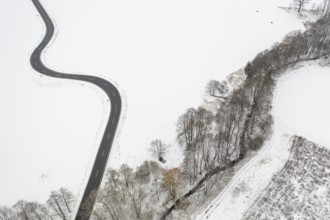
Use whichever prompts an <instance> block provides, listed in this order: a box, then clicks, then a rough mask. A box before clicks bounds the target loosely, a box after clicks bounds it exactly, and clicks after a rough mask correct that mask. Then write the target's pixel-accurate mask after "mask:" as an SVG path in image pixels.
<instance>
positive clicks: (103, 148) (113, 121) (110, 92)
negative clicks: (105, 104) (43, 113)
mask: <svg viewBox="0 0 330 220" xmlns="http://www.w3.org/2000/svg"><path fill="white" fill-rule="evenodd" d="M32 2H33V4H34V6H35V7H36V9H37V10H38V12H39V14H40V16H41V17H42V19H43V21H44V23H45V25H46V34H45V36H44V38H43V40H42V41H41V43H40V44H39V45H38V47H37V48H36V49H35V50H34V51H33V53H32V55H31V58H30V62H31V65H32V67H33V68H34V69H35V70H36V71H38V72H40V73H41V74H43V75H46V76H50V77H55V78H62V79H70V80H80V81H85V82H89V83H92V84H94V85H96V86H98V87H99V88H100V89H102V90H103V91H104V92H105V93H106V94H107V96H108V98H109V100H110V102H109V104H110V105H111V111H110V115H109V120H108V123H107V125H106V128H105V132H104V134H103V137H102V141H101V144H100V146H99V149H98V152H97V154H96V158H95V161H94V165H93V168H92V171H91V173H90V177H89V180H88V182H87V186H86V188H85V191H84V194H83V197H82V199H81V202H80V206H79V209H78V212H77V215H76V217H75V219H76V220H86V219H89V218H90V215H91V209H85V208H84V204H83V203H84V201H87V200H89V204H90V205H91V207H92V206H93V205H94V203H95V199H96V198H95V197H94V196H92V197H90V195H91V193H92V192H97V191H98V189H99V187H100V184H101V181H102V177H103V174H104V171H105V168H106V164H107V162H108V158H109V154H110V150H111V146H112V143H113V140H114V137H115V134H116V130H117V126H118V122H119V119H120V113H121V107H122V105H121V97H120V93H119V91H118V90H117V88H116V87H115V86H114V85H113V84H112V83H110V82H108V81H107V80H105V79H102V78H100V77H96V76H89V75H78V74H67V73H60V72H57V71H54V70H51V69H49V68H48V67H46V66H45V65H44V64H43V63H42V61H41V54H42V51H43V50H44V49H45V47H46V46H47V45H48V43H49V42H50V40H51V38H52V37H53V35H54V31H55V28H54V24H53V22H52V20H51V19H50V17H49V15H48V14H47V12H46V11H45V9H44V7H43V6H42V5H41V3H40V2H39V0H32Z"/></svg>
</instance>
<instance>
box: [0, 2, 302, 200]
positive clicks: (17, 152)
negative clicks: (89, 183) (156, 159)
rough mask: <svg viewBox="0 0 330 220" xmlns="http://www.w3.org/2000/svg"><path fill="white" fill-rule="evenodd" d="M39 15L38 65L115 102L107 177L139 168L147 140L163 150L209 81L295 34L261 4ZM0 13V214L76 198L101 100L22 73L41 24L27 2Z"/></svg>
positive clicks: (69, 6) (66, 6)
mask: <svg viewBox="0 0 330 220" xmlns="http://www.w3.org/2000/svg"><path fill="white" fill-rule="evenodd" d="M41 3H42V4H44V5H45V7H46V9H47V11H48V12H49V14H50V15H51V17H52V18H54V20H55V21H56V22H55V23H56V24H57V28H58V30H57V31H58V33H57V36H56V38H55V39H54V42H53V44H52V46H51V47H50V48H49V49H48V52H47V53H46V54H45V55H44V57H43V60H44V61H45V63H46V64H47V65H49V67H50V68H52V69H55V70H60V71H63V72H69V73H74V72H76V71H80V72H82V73H86V74H96V75H101V76H103V77H105V78H107V79H111V80H114V81H116V82H118V83H119V84H120V86H121V88H123V89H124V90H125V93H126V95H127V98H128V104H127V105H128V109H127V112H126V120H125V124H124V125H123V127H122V131H121V136H120V137H119V138H118V142H117V143H116V145H115V148H114V149H113V151H112V155H111V158H110V165H111V166H119V165H120V164H122V163H125V162H127V163H128V164H129V165H130V166H133V167H134V166H136V165H138V164H139V163H140V162H141V161H143V160H145V159H148V158H149V155H148V151H147V148H148V147H149V143H150V142H151V141H152V140H154V139H156V138H161V139H163V140H164V141H165V142H168V143H172V144H174V143H175V141H174V139H175V123H176V121H177V118H178V116H179V115H180V114H182V112H184V110H185V109H186V108H187V107H190V106H197V105H199V104H200V102H201V100H202V97H203V95H204V94H203V88H204V86H205V85H206V83H207V82H208V81H209V80H210V79H218V80H221V79H222V78H224V77H225V75H226V74H228V73H230V72H233V71H235V70H237V69H239V68H241V67H242V66H244V64H245V63H246V62H247V61H248V60H249V59H250V58H251V57H253V56H254V55H255V54H256V53H258V52H259V51H261V50H263V49H265V48H269V47H270V46H271V45H272V44H273V42H275V41H279V40H280V39H281V38H282V37H283V36H284V35H285V34H286V33H287V32H289V31H290V30H292V29H297V28H300V29H301V28H302V25H301V24H300V23H299V22H298V21H297V20H295V19H294V18H293V17H292V16H290V15H287V14H286V13H285V12H284V11H282V10H280V9H278V8H277V7H276V6H277V2H274V1H264V0H251V1H249V2H247V1H244V0H240V1H235V2H233V1H227V2H226V3H223V2H219V1H215V0H212V1H209V2H208V3H201V2H200V1H188V0H181V1H177V0H176V1H174V0H171V1H165V2H155V1H152V0H143V1H139V2H137V1H133V0H127V1H121V2H115V1H108V0H98V1H93V2H91V1H80V0H72V1H70V2H68V1H64V0H59V1H41ZM0 6H1V7H0V10H1V13H0V16H1V18H2V19H0V24H1V27H2V28H3V31H2V35H1V37H0V45H1V48H2V53H1V54H2V56H1V61H0V62H1V65H0V71H1V75H0V77H1V78H0V101H1V109H0V120H1V124H0V132H1V136H2V138H1V139H0V146H1V147H0V169H1V172H2V175H1V179H0V182H1V188H0V195H1V196H0V204H1V205H12V204H13V203H15V202H16V201H17V200H19V199H26V200H31V201H33V200H36V201H40V202H44V201H45V200H46V199H47V197H48V195H49V193H50V191H51V190H56V189H58V188H59V187H67V188H69V189H70V190H72V191H73V192H74V193H75V194H78V193H79V191H81V190H83V186H82V184H81V183H82V180H83V179H84V177H85V179H86V174H88V173H86V168H87V167H88V166H90V165H91V163H92V162H93V159H94V156H95V150H96V149H97V147H98V145H99V142H100V139H101V136H102V133H103V129H104V126H105V123H106V115H107V113H108V111H109V110H110V109H108V108H107V107H106V106H107V105H106V103H107V101H106V97H105V96H104V94H103V93H102V92H100V91H99V90H98V89H97V88H96V87H94V86H91V85H88V84H85V83H84V84H82V83H80V82H74V81H67V80H57V79H51V78H47V77H40V76H39V74H37V73H36V72H34V71H33V70H32V68H31V67H30V64H29V56H30V54H31V52H32V50H33V49H34V48H35V46H36V45H37V44H38V43H39V42H40V40H41V39H42V36H43V34H44V31H45V29H44V25H43V24H42V20H41V19H40V18H38V16H37V11H36V10H35V9H34V6H33V4H32V2H29V1H24V2H16V1H9V2H2V3H0ZM238 14H239V15H240V16H237V15H238ZM242 17H244V19H242ZM9 21H10V22H9ZM260 30H262V32H261V31H260ZM23 36H24V37H23ZM242 36H244V38H242ZM233 48H239V51H240V52H239V53H237V50H233ZM219 61H221V62H220V63H219ZM171 153H172V154H175V155H171ZM167 157H168V158H166V159H167V161H168V164H169V165H168V166H174V165H178V164H179V163H180V162H181V161H180V154H178V153H177V151H174V150H173V151H170V152H169V154H168V155H167ZM169 158H171V159H169ZM87 177H88V176H87Z"/></svg>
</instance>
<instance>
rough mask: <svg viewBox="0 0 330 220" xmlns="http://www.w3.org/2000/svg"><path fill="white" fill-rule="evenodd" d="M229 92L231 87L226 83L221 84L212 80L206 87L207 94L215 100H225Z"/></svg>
mask: <svg viewBox="0 0 330 220" xmlns="http://www.w3.org/2000/svg"><path fill="white" fill-rule="evenodd" d="M228 92H229V86H228V83H227V82H226V81H222V82H219V81H217V80H211V81H210V82H209V83H208V84H207V85H206V93H207V94H208V95H210V96H212V97H215V98H221V99H225V98H226V95H227V94H228Z"/></svg>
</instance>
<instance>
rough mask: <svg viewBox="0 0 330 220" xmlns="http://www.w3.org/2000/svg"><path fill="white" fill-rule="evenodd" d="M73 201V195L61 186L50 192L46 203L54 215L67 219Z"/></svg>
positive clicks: (63, 219)
mask: <svg viewBox="0 0 330 220" xmlns="http://www.w3.org/2000/svg"><path fill="white" fill-rule="evenodd" d="M74 201H75V198H74V195H73V194H72V193H71V192H70V191H69V190H67V189H64V188H61V189H59V190H58V191H52V192H51V194H50V198H49V199H48V200H47V204H48V205H49V207H50V209H51V210H52V211H53V212H54V214H55V215H56V216H58V217H59V218H61V219H62V220H68V219H69V218H70V214H71V212H72V207H73V205H74Z"/></svg>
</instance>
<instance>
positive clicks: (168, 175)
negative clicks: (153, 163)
mask: <svg viewBox="0 0 330 220" xmlns="http://www.w3.org/2000/svg"><path fill="white" fill-rule="evenodd" d="M181 182H182V175H181V171H180V169H179V168H172V169H169V170H165V171H164V172H163V178H162V182H161V186H162V188H163V189H165V190H166V191H168V192H169V195H170V198H171V199H172V200H174V199H175V198H176V196H177V190H178V187H179V185H180V183H181Z"/></svg>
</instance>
